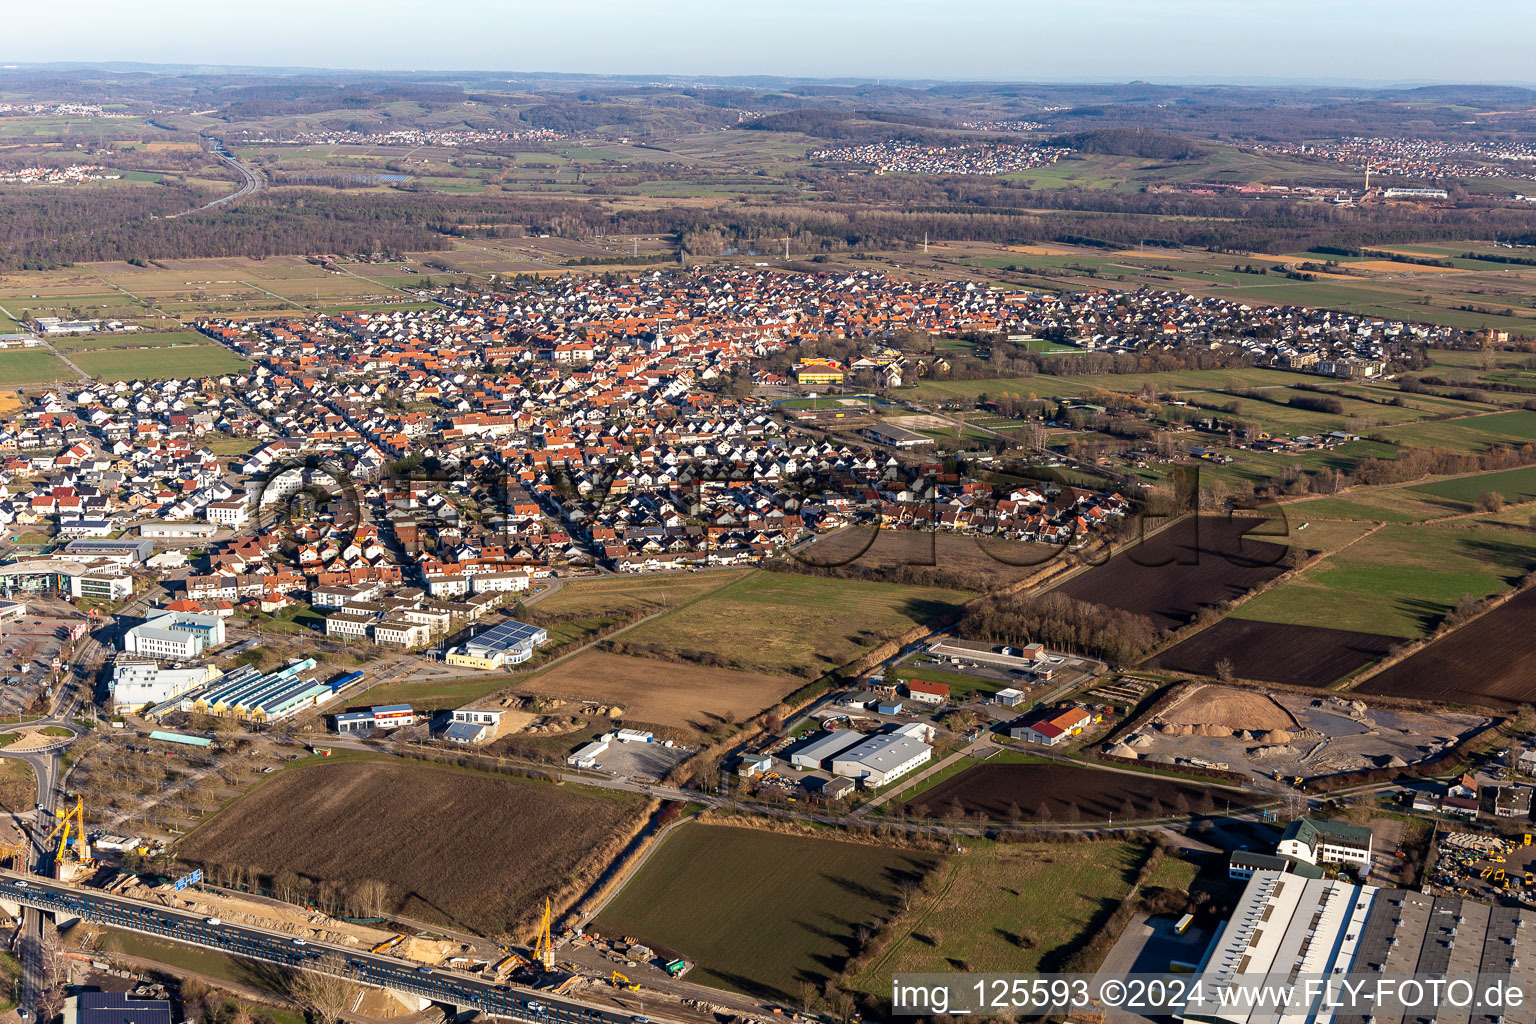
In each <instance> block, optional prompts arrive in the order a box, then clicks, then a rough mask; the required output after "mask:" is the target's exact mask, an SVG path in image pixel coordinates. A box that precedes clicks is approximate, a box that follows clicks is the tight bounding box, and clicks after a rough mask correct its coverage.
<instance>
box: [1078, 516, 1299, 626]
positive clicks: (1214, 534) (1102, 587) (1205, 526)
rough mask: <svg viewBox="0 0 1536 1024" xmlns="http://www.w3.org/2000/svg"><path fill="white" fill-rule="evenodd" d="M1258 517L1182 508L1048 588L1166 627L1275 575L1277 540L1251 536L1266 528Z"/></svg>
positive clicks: (1277, 572)
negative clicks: (1182, 512) (1184, 512)
mask: <svg viewBox="0 0 1536 1024" xmlns="http://www.w3.org/2000/svg"><path fill="white" fill-rule="evenodd" d="M1264 523H1265V521H1264V520H1261V519H1256V518H1251V517H1249V518H1230V517H1222V516H1188V517H1186V518H1184V519H1181V520H1179V521H1178V522H1176V523H1174V524H1173V525H1171V526H1169V527H1167V528H1166V529H1163V530H1161V531H1159V532H1157V533H1154V534H1152V535H1151V536H1149V537H1147V538H1146V539H1145V540H1142V541H1140V542H1139V543H1135V544H1133V545H1131V546H1130V547H1129V548H1127V549H1125V550H1123V551H1121V552H1119V553H1117V554H1116V555H1114V556H1113V557H1112V558H1110V560H1109V561H1108V562H1106V563H1104V564H1103V565H1100V566H1096V567H1095V568H1092V569H1089V570H1087V571H1086V572H1083V573H1080V574H1078V575H1077V576H1074V577H1072V578H1071V579H1069V580H1067V582H1065V583H1063V584H1062V585H1061V586H1060V587H1058V588H1056V591H1055V592H1056V593H1061V594H1065V595H1066V596H1068V597H1071V598H1074V599H1076V600H1079V601H1088V602H1092V603H1094V604H1101V605H1105V606H1107V607H1110V608H1121V609H1124V610H1125V611H1129V612H1134V613H1135V614H1137V615H1145V616H1147V617H1148V618H1150V619H1152V621H1153V622H1155V623H1156V624H1157V625H1158V626H1160V627H1162V628H1164V629H1174V628H1177V627H1179V626H1182V625H1184V624H1185V623H1187V622H1189V621H1191V620H1192V619H1194V617H1195V616H1196V615H1197V614H1198V613H1199V611H1200V609H1201V608H1204V607H1208V606H1214V605H1218V604H1220V603H1221V602H1223V601H1229V600H1232V599H1234V598H1237V597H1241V596H1242V595H1243V594H1246V593H1248V591H1250V590H1252V589H1253V588H1254V587H1257V586H1259V585H1260V584H1262V583H1265V582H1267V581H1269V580H1271V579H1274V578H1275V577H1276V576H1278V575H1280V573H1281V572H1282V571H1283V569H1282V568H1281V567H1280V566H1279V565H1278V564H1277V563H1278V562H1279V561H1280V559H1281V557H1282V556H1283V555H1284V554H1285V548H1284V547H1283V546H1282V545H1279V544H1273V543H1270V542H1268V541H1265V540H1262V539H1258V538H1261V537H1262V536H1263V533H1264V531H1265V530H1267V529H1271V528H1272V525H1271V526H1264V525H1262V524H1264ZM1256 529H1257V533H1255V534H1254V536H1251V537H1250V536H1248V535H1249V534H1250V533H1251V532H1253V531H1255V530H1256Z"/></svg>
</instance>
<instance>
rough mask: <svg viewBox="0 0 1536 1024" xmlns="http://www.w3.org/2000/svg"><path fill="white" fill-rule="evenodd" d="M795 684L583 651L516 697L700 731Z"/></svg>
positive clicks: (521, 686)
mask: <svg viewBox="0 0 1536 1024" xmlns="http://www.w3.org/2000/svg"><path fill="white" fill-rule="evenodd" d="M797 685H798V684H797V683H796V682H795V681H793V680H788V679H785V678H784V677H783V676H782V675H764V674H762V673H757V672H733V671H731V670H730V669H722V668H708V667H705V666H703V665H693V664H677V663H674V662H665V661H653V660H650V659H647V658H633V657H628V656H625V655H621V654H609V653H605V652H603V651H595V650H594V651H585V652H583V653H581V654H578V655H577V656H576V657H574V658H571V659H568V660H566V661H563V662H561V663H560V664H558V665H556V666H554V667H553V668H551V669H549V670H547V671H544V672H539V673H537V674H536V675H533V676H531V677H529V678H528V679H525V680H523V681H522V682H520V683H518V684H516V685H515V686H514V687H513V690H514V691H515V692H518V693H527V694H540V695H547V696H552V697H563V698H565V699H567V700H576V701H583V700H585V701H595V702H596V703H598V704H604V705H613V704H618V705H622V706H623V708H624V720H625V721H626V722H629V723H638V722H643V723H646V724H648V725H662V726H672V727H675V728H680V729H693V730H705V729H708V728H709V727H710V726H711V725H712V724H715V723H717V722H719V721H722V720H725V719H727V718H731V719H734V720H736V721H741V720H744V719H747V718H750V717H752V716H753V715H755V714H757V713H758V712H759V711H762V710H763V709H764V708H767V707H771V706H772V705H773V704H774V703H776V702H777V701H778V700H779V699H780V698H782V697H783V696H785V694H787V693H789V691H791V690H793V689H795V687H796V686H797Z"/></svg>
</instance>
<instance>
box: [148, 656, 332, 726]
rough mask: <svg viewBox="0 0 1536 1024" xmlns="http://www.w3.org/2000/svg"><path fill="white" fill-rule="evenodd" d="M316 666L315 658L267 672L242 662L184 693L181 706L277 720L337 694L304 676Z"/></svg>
mask: <svg viewBox="0 0 1536 1024" xmlns="http://www.w3.org/2000/svg"><path fill="white" fill-rule="evenodd" d="M314 667H315V659H313V658H305V659H304V660H303V661H296V662H294V663H293V664H292V665H289V666H287V667H286V668H280V669H278V670H277V671H276V672H270V673H267V674H262V673H261V672H260V671H258V670H257V669H254V668H252V667H251V666H249V665H242V666H241V667H240V668H237V669H235V670H234V671H233V672H230V673H229V674H228V675H226V676H224V677H223V678H221V679H219V680H218V681H216V682H215V683H214V684H213V685H212V686H209V687H206V688H204V689H203V690H201V691H198V692H195V693H191V694H187V695H185V696H183V697H182V698H181V701H180V707H181V710H183V711H198V712H201V713H203V714H207V715H216V716H219V717H221V718H234V719H238V720H240V721H244V722H256V723H263V722H276V721H279V720H281V719H284V718H288V717H290V716H292V715H296V714H298V713H299V712H300V711H303V710H304V709H306V708H312V707H318V706H319V705H321V704H324V703H325V702H326V701H328V700H330V699H331V698H332V697H333V696H335V694H336V688H335V687H333V686H331V685H330V684H327V683H321V682H317V681H316V680H314V679H303V678H300V675H301V673H304V672H308V671H310V670H311V669H313V668H314ZM157 710H158V709H157Z"/></svg>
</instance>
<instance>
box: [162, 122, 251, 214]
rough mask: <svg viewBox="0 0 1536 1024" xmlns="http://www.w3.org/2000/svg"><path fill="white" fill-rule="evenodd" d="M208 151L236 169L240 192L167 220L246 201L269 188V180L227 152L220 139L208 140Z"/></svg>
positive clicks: (221, 197)
mask: <svg viewBox="0 0 1536 1024" xmlns="http://www.w3.org/2000/svg"><path fill="white" fill-rule="evenodd" d="M205 138H206V136H205ZM208 151H209V152H210V153H212V154H213V155H214V156H216V157H218V158H219V159H220V160H223V161H224V162H225V163H227V164H229V166H231V167H233V168H234V169H235V173H236V174H239V175H240V189H239V191H237V192H231V193H230V194H229V195H227V196H220V197H219V198H218V199H215V200H213V201H212V202H208V203H204V204H203V205H202V206H199V207H197V208H196V209H192V210H183V211H182V212H181V213H173V214H171V215H170V216H168V217H166V220H171V219H173V218H176V217H185V216H186V215H187V214H189V213H197V212H198V211H200V210H211V209H213V208H214V207H216V206H223V205H224V204H225V203H232V202H234V201H235V200H237V199H244V198H245V197H246V196H248V195H254V194H255V193H257V192H260V191H261V190H262V189H264V188H266V187H267V179H266V177H265V176H264V175H263V174H262V173H261V172H260V171H258V170H256V168H254V167H249V166H247V165H245V164H243V163H241V162H240V161H239V160H238V159H237V158H236V157H234V156H232V155H230V154H229V153H227V152H225V150H224V144H223V143H222V142H220V141H219V140H218V139H208Z"/></svg>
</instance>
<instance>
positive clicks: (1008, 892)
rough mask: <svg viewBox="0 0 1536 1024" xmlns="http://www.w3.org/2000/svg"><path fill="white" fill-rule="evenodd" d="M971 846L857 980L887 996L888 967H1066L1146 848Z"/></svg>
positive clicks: (1126, 887)
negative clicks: (1068, 956)
mask: <svg viewBox="0 0 1536 1024" xmlns="http://www.w3.org/2000/svg"><path fill="white" fill-rule="evenodd" d="M966 845H967V852H966V853H964V854H961V855H958V856H954V857H951V858H950V859H949V861H948V862H947V863H946V864H945V865H944V866H943V867H942V868H940V871H941V872H942V880H941V883H940V886H939V890H938V892H937V894H936V895H935V896H934V897H933V898H931V899H928V900H925V901H922V902H920V903H919V904H918V905H916V906H915V907H914V908H913V911H912V914H911V918H910V921H909V922H907V923H906V924H905V926H904V927H903V928H902V931H901V933H900V934H899V935H898V936H897V938H896V939H895V941H893V942H892V943H891V946H890V947H889V949H887V951H886V953H885V955H884V956H882V957H881V958H880V959H878V960H876V961H875V962H874V963H873V964H871V965H870V967H869V969H868V970H866V971H865V972H864V973H863V974H862V975H860V977H859V978H858V979H857V980H856V981H855V984H856V985H857V987H858V988H860V989H861V990H863V991H865V992H868V993H870V994H871V995H889V989H890V983H891V975H892V974H893V973H898V972H908V971H918V972H928V971H934V972H945V973H947V972H950V971H955V970H975V971H998V972H1001V971H1020V972H1033V971H1041V970H1044V971H1051V970H1059V969H1060V963H1061V960H1062V959H1063V958H1064V956H1065V955H1066V954H1068V953H1070V952H1071V950H1072V949H1073V947H1074V946H1075V945H1076V943H1077V942H1078V941H1079V940H1080V939H1082V938H1084V937H1086V936H1087V935H1089V934H1091V933H1092V932H1093V931H1094V930H1096V929H1097V928H1100V927H1102V925H1103V923H1104V920H1105V919H1106V918H1107V917H1108V916H1109V915H1110V914H1112V913H1113V912H1114V910H1115V907H1116V906H1118V905H1119V903H1120V901H1121V900H1123V899H1124V898H1125V896H1126V895H1127V894H1128V893H1129V892H1130V888H1131V884H1132V883H1133V882H1134V880H1135V877H1136V873H1137V871H1139V870H1140V868H1141V865H1142V864H1143V863H1144V862H1145V860H1146V856H1147V852H1146V847H1144V846H1140V845H1137V844H1134V843H1083V844H1079V845H1064V846H1035V845H996V844H991V843H986V842H979V841H978V842H972V841H970V840H967V842H966ZM1169 860H1170V861H1172V860H1173V858H1169Z"/></svg>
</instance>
